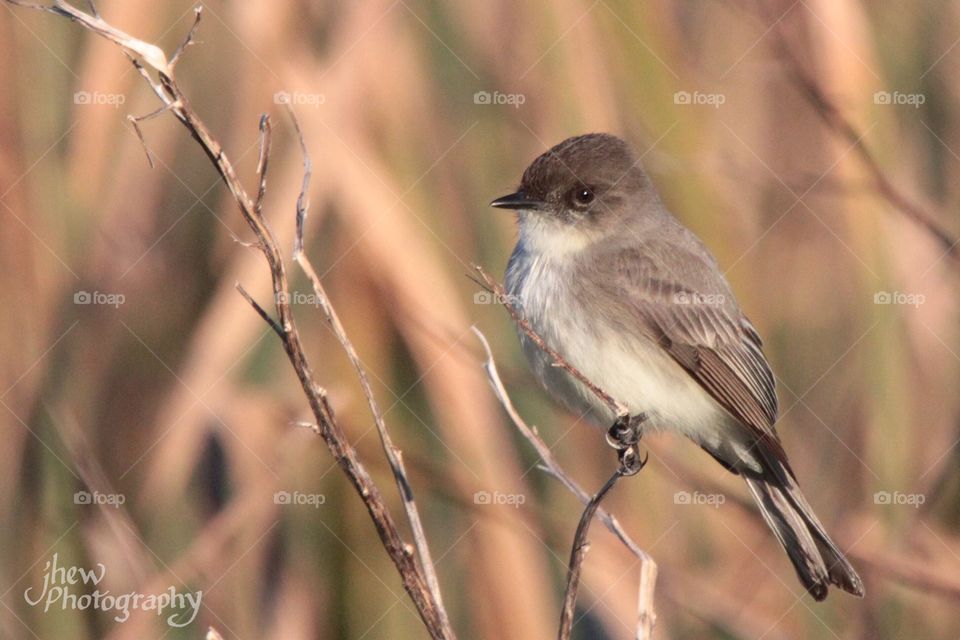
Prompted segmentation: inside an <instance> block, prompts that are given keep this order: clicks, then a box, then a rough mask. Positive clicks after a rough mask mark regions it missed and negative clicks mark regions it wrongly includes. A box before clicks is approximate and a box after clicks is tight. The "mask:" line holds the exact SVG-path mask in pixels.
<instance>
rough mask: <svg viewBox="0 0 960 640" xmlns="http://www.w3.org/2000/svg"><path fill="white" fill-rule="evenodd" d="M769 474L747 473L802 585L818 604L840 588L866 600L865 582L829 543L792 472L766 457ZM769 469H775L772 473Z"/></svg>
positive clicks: (754, 493)
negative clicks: (829, 591)
mask: <svg viewBox="0 0 960 640" xmlns="http://www.w3.org/2000/svg"><path fill="white" fill-rule="evenodd" d="M764 457H765V458H767V460H766V461H767V462H768V464H767V465H765V466H766V467H767V471H766V473H764V474H763V475H755V474H749V473H744V474H743V477H744V480H746V481H747V486H748V487H749V488H750V493H752V494H753V497H754V499H755V500H756V501H757V505H758V506H759V507H760V511H761V513H762V514H763V519H764V520H766V521H767V524H768V525H769V526H770V528H771V529H772V530H773V533H774V534H775V535H776V536H777V540H779V541H780V544H781V545H783V548H784V549H785V550H786V552H787V555H788V556H790V561H791V562H792V563H793V567H794V569H796V571H797V576H799V578H800V581H801V582H802V583H803V586H804V587H806V589H807V591H808V592H810V595H812V596H813V597H814V598H815V599H816V600H823V599H824V598H826V597H827V587H828V586H829V585H831V584H834V585H837V586H838V587H840V588H841V589H843V590H844V591H847V592H849V593H852V594H854V595H856V596H860V597H863V581H862V580H861V579H860V576H859V575H857V572H856V571H855V570H854V568H853V567H852V566H851V565H850V562H849V561H847V559H846V558H845V557H844V555H843V553H842V552H841V551H840V549H838V548H837V545H835V544H834V543H833V541H832V540H830V537H829V536H828V535H827V532H826V531H825V530H824V528H823V525H822V524H820V520H818V519H817V516H816V515H815V514H814V513H813V509H812V508H810V504H809V503H808V502H807V500H806V498H804V497H803V494H802V493H800V488H799V487H798V486H797V483H796V480H795V479H794V478H793V474H792V473H791V472H790V470H789V469H787V468H785V467H784V466H783V465H782V464H781V463H780V462H779V461H777V460H775V459H771V457H767V456H764ZM770 467H774V468H773V469H771V468H770Z"/></svg>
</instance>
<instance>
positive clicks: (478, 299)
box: [473, 291, 517, 304]
mask: <svg viewBox="0 0 960 640" xmlns="http://www.w3.org/2000/svg"><path fill="white" fill-rule="evenodd" d="M516 303H517V297H516V296H515V295H512V294H509V293H494V292H493V291H477V292H476V293H475V294H473V304H516Z"/></svg>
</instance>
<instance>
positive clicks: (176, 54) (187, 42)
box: [170, 5, 203, 69]
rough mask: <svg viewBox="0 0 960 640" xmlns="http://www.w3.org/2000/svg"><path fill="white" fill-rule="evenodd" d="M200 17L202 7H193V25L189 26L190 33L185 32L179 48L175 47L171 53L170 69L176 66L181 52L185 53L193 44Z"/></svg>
mask: <svg viewBox="0 0 960 640" xmlns="http://www.w3.org/2000/svg"><path fill="white" fill-rule="evenodd" d="M202 15H203V5H199V6H197V7H195V8H194V10H193V24H192V25H190V31H188V32H187V37H186V38H184V39H183V42H181V43H180V46H179V47H177V50H176V51H174V52H173V57H171V58H170V68H171V69H173V68H174V67H175V66H177V62H179V61H180V56H182V55H183V52H184V51H186V49H187V47H189V46H190V45H192V44H193V43H194V42H195V40H194V36H195V35H196V34H197V29H199V28H200V17H201V16H202Z"/></svg>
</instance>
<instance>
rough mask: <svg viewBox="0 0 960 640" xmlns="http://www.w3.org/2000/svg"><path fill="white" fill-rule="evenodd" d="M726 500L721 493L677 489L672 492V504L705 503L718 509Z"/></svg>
mask: <svg viewBox="0 0 960 640" xmlns="http://www.w3.org/2000/svg"><path fill="white" fill-rule="evenodd" d="M726 501H727V496H725V495H723V494H722V493H701V492H699V491H693V492H691V491H677V492H676V493H675V494H673V504H695V505H707V506H709V507H713V508H714V509H719V508H720V505H722V504H723V503H725V502H726Z"/></svg>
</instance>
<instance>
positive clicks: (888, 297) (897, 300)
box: [873, 291, 927, 307]
mask: <svg viewBox="0 0 960 640" xmlns="http://www.w3.org/2000/svg"><path fill="white" fill-rule="evenodd" d="M926 301H927V296H925V295H923V294H922V293H904V292H903V291H877V292H876V293H875V294H873V304H900V305H909V306H911V307H919V306H920V305H922V304H923V303H924V302H926Z"/></svg>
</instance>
